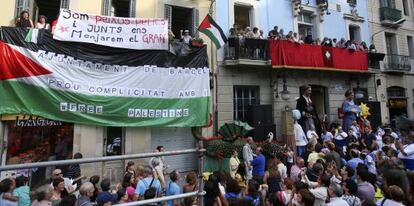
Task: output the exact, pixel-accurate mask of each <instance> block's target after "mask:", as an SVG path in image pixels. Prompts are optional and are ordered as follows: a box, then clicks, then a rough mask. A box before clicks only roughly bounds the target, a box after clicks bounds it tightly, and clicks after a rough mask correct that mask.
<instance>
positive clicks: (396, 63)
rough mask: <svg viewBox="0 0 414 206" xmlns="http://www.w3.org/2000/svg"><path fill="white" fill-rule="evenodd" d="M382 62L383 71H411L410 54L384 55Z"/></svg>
mask: <svg viewBox="0 0 414 206" xmlns="http://www.w3.org/2000/svg"><path fill="white" fill-rule="evenodd" d="M383 63H384V70H383V71H384V72H388V73H406V72H409V71H411V61H410V56H404V55H396V54H391V55H386V56H385V59H384V62H383Z"/></svg>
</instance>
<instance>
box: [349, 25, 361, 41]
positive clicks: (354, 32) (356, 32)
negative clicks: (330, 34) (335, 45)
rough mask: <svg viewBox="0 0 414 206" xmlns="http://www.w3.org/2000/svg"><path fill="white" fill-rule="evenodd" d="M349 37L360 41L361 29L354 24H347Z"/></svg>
mask: <svg viewBox="0 0 414 206" xmlns="http://www.w3.org/2000/svg"><path fill="white" fill-rule="evenodd" d="M349 39H350V40H357V41H361V29H360V27H359V26H356V25H349Z"/></svg>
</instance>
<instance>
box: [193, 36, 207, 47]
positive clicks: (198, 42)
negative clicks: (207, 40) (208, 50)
mask: <svg viewBox="0 0 414 206" xmlns="http://www.w3.org/2000/svg"><path fill="white" fill-rule="evenodd" d="M191 45H192V46H195V47H202V46H203V45H204V40H203V39H202V38H200V37H194V39H193V40H191Z"/></svg>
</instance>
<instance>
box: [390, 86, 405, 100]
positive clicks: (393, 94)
mask: <svg viewBox="0 0 414 206" xmlns="http://www.w3.org/2000/svg"><path fill="white" fill-rule="evenodd" d="M387 95H388V98H405V89H404V88H403V87H398V86H394V87H388V88H387Z"/></svg>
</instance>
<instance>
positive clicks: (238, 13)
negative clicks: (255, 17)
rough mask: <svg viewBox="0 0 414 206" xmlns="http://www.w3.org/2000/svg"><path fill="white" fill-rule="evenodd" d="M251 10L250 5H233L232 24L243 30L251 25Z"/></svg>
mask: <svg viewBox="0 0 414 206" xmlns="http://www.w3.org/2000/svg"><path fill="white" fill-rule="evenodd" d="M251 12H252V8H251V7H250V6H245V5H234V24H235V25H236V26H237V28H238V29H242V30H244V29H245V28H246V27H248V26H249V27H251V23H252V22H251V21H252V19H251Z"/></svg>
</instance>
